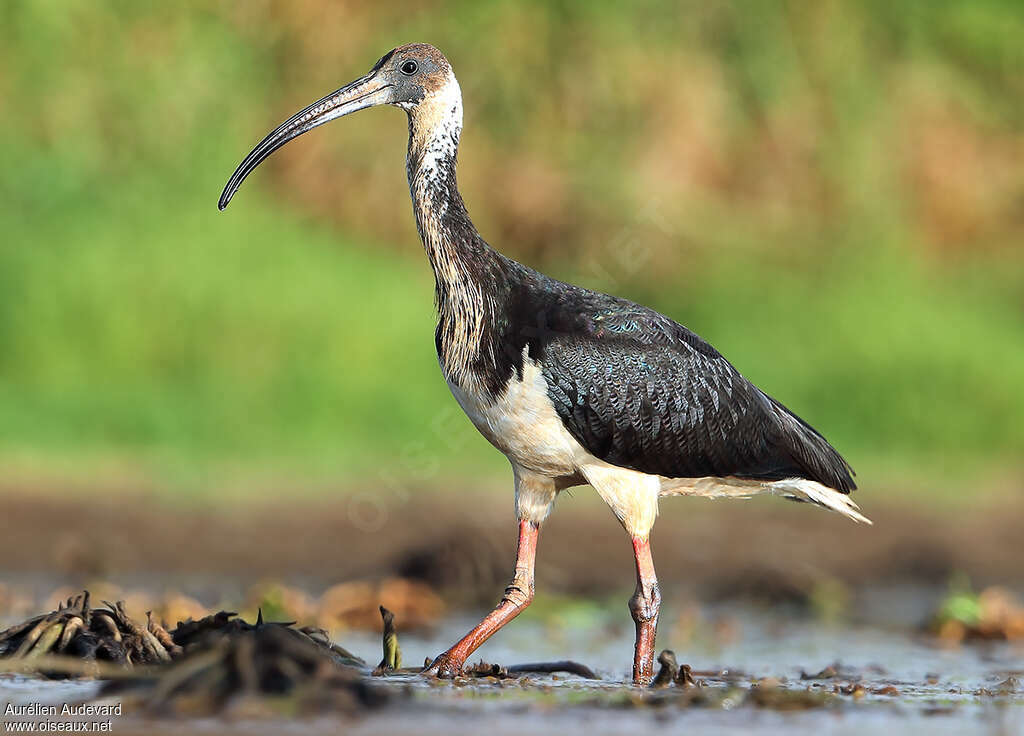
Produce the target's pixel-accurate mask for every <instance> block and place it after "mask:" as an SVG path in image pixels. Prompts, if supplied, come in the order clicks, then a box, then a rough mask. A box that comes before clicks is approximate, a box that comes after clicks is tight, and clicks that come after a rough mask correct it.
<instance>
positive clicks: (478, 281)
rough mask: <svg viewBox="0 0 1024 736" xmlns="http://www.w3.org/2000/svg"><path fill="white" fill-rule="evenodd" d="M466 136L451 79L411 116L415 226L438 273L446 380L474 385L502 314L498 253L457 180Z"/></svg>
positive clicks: (457, 92)
mask: <svg viewBox="0 0 1024 736" xmlns="http://www.w3.org/2000/svg"><path fill="white" fill-rule="evenodd" d="M461 132H462V94H461V92H460V90H459V86H458V82H456V81H455V77H454V76H451V77H450V80H449V83H448V84H447V85H446V86H445V87H443V88H441V89H440V90H437V91H435V92H433V93H432V94H431V95H430V96H429V97H428V98H427V99H425V100H424V101H423V102H421V103H420V104H419V105H418V106H417V107H416V108H415V109H414V110H410V112H409V150H408V155H407V158H406V169H407V173H408V175H409V192H410V194H411V196H412V204H413V211H414V212H415V215H416V227H417V229H418V230H419V234H420V239H421V240H422V241H423V247H424V249H425V250H426V252H427V257H428V258H429V259H430V265H431V268H432V269H433V271H434V280H435V298H436V301H437V310H438V326H437V335H436V341H437V349H438V355H439V357H440V359H441V367H442V369H443V370H444V372H445V376H446V378H447V379H448V380H449V381H450V382H453V383H457V384H459V385H461V386H468V385H469V384H471V383H472V382H473V380H474V371H475V370H476V369H477V367H478V366H479V363H480V360H481V358H482V357H484V356H483V353H484V352H486V349H485V347H484V342H485V333H486V331H487V329H488V327H489V325H490V324H491V323H492V321H493V319H494V317H495V315H496V311H497V308H496V305H495V302H494V298H493V289H492V287H493V286H494V285H495V284H494V281H495V277H496V274H497V272H498V269H499V268H500V262H501V256H499V255H498V254H497V253H496V252H495V251H494V250H493V249H492V248H491V247H490V246H489V245H487V243H486V242H485V241H484V239H483V238H482V237H480V234H479V233H478V232H477V230H476V227H474V225H473V222H472V220H470V219H469V213H468V212H467V211H466V206H465V204H464V203H463V201H462V196H461V195H460V194H459V190H458V186H457V184H456V179H455V165H456V157H457V153H458V147H459V136H460V134H461Z"/></svg>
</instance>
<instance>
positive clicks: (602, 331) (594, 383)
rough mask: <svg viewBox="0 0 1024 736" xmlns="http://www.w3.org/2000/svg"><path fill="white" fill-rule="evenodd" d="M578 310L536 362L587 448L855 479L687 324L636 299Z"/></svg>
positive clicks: (658, 468)
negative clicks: (577, 322)
mask: <svg viewBox="0 0 1024 736" xmlns="http://www.w3.org/2000/svg"><path fill="white" fill-rule="evenodd" d="M586 319H587V320H588V323H587V324H585V325H582V326H583V327H584V329H581V330H578V331H573V333H572V334H562V335H558V336H555V337H553V338H552V339H551V340H550V341H549V342H547V344H546V345H545V348H544V352H543V357H542V366H543V373H544V378H545V380H546V381H547V385H548V395H549V396H550V398H551V400H552V402H553V403H554V405H555V409H556V411H557V412H558V415H559V416H560V417H561V419H562V421H563V422H564V423H565V426H566V428H567V429H568V430H569V432H570V433H571V434H572V435H573V436H574V437H575V438H576V439H577V440H578V441H579V442H580V444H582V445H583V446H584V447H585V448H586V449H587V451H588V452H590V453H591V454H593V455H595V456H596V457H598V458H601V459H602V460H605V461H606V462H609V463H612V464H614V465H619V466H622V467H627V468H632V469H634V470H639V471H642V472H645V473H651V474H656V475H663V476H668V477H681V478H690V477H705V476H737V477H742V478H757V479H766V480H777V479H782V478H790V477H804V478H810V479H811V480H817V481H818V482H821V483H823V484H825V485H828V486H829V487H832V488H836V489H837V490H844V491H848V490H851V489H852V488H854V484H853V480H852V478H851V477H850V471H849V467H848V466H847V465H846V462H845V461H844V460H843V459H842V458H841V457H840V456H839V454H838V453H837V452H836V451H835V450H834V449H832V447H831V446H830V445H829V444H828V443H827V442H826V441H825V440H824V438H822V437H821V435H819V434H818V433H817V432H815V431H814V430H813V429H812V428H811V427H810V426H809V425H807V424H806V423H805V422H803V421H802V420H800V419H799V418H798V417H796V416H795V415H793V414H792V413H791V412H789V411H788V410H787V409H785V407H783V406H782V405H781V404H779V403H778V402H776V401H775V400H774V399H772V398H770V397H769V396H767V395H765V394H764V393H763V392H761V391H760V390H759V389H758V388H757V387H756V386H754V385H753V384H752V383H750V382H749V381H748V380H747V379H745V378H744V377H743V376H742V375H740V373H739V372H738V371H737V370H736V369H735V368H734V367H733V366H732V365H731V364H730V363H729V362H728V361H727V360H726V359H725V358H724V357H722V356H721V355H720V354H719V353H718V352H717V351H716V350H715V349H714V348H713V347H711V346H710V345H709V344H708V343H706V342H705V341H704V340H702V339H701V338H700V337H698V336H697V335H695V334H694V333H692V332H690V331H689V330H687V329H686V328H685V327H683V326H681V325H679V324H677V323H675V322H673V321H672V320H669V319H668V318H667V317H664V316H662V315H660V314H657V313H656V312H652V311H650V310H646V309H644V308H642V307H637V306H635V305H630V306H629V307H620V308H617V309H615V310H609V311H608V312H607V313H603V314H596V315H593V316H592V317H588V318H586Z"/></svg>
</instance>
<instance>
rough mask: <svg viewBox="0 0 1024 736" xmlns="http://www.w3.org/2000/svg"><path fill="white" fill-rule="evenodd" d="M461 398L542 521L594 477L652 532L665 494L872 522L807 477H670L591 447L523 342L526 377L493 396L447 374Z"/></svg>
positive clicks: (634, 529) (633, 523)
mask: <svg viewBox="0 0 1024 736" xmlns="http://www.w3.org/2000/svg"><path fill="white" fill-rule="evenodd" d="M448 386H449V388H450V389H451V392H452V395H453V396H455V400H456V401H458V402H459V405H460V406H461V407H462V409H463V411H465V412H466V415H467V416H468V417H469V419H470V421H472V422H473V424H474V425H475V426H476V428H477V429H478V430H479V431H480V433H481V434H482V435H483V436H484V437H486V438H487V440H488V441H489V442H490V443H491V444H492V445H494V446H495V447H496V448H498V449H499V450H500V451H501V452H502V453H504V454H505V456H506V457H508V459H509V461H510V462H511V463H512V468H513V471H514V472H515V476H516V504H517V508H519V509H520V515H521V518H526V519H529V520H532V521H537V522H541V521H543V520H544V518H545V517H546V516H547V514H548V513H549V512H550V509H551V504H552V503H553V501H554V497H555V494H556V493H557V491H559V490H561V489H563V488H568V487H570V486H573V485H581V484H582V483H584V482H586V483H589V484H590V485H591V486H593V487H594V489H595V490H596V491H597V492H598V494H599V495H600V496H601V498H602V499H604V501H605V503H607V504H608V505H609V506H610V507H611V509H612V511H613V512H614V514H615V516H616V517H618V519H619V521H620V522H621V523H622V525H623V526H624V527H625V528H626V530H627V531H628V532H629V533H630V534H632V535H634V536H642V537H646V536H647V534H648V533H649V531H650V529H651V527H652V526H653V525H654V521H655V519H656V518H657V515H658V498H659V496H668V495H672V496H676V495H679V496H702V497H705V498H747V497H750V496H754V495H758V494H762V493H771V494H775V495H781V496H786V497H789V498H796V499H799V500H802V501H809V502H811V503H814V504H817V505H819V506H823V507H825V508H828V509H830V510H832V511H836V512H838V513H841V514H842V515H844V516H846V517H847V518H850V519H853V520H854V521H862V522H866V523H869V524H870V523H871V522H870V521H869V520H868V519H866V518H865V517H864V516H862V515H861V514H860V513H859V512H858V511H857V505H856V504H855V503H854V502H853V501H852V500H851V499H850V497H849V496H848V495H846V494H843V493H839V492H838V491H835V490H833V489H831V488H828V487H826V486H824V485H822V484H820V483H817V482H815V481H812V480H807V479H804V478H787V479H784V480H778V481H757V480H748V479H741V478H733V477H723V478H718V477H708V478H666V477H663V476H658V475H649V474H647V473H642V472H640V471H637V470H630V469H629V468H622V467H619V466H616V465H612V464H610V463H607V462H605V461H604V460H601V459H599V458H597V457H595V456H594V455H591V454H590V453H589V452H587V450H586V449H585V448H584V447H583V446H582V445H581V444H580V443H579V442H577V440H576V438H575V437H573V436H572V435H571V434H569V431H568V430H567V429H566V428H565V425H564V424H563V423H562V420H561V418H560V417H559V416H558V413H557V412H556V411H555V407H554V404H552V403H551V399H550V398H549V397H548V389H547V382H546V381H545V380H544V376H543V374H542V373H541V369H540V366H539V365H538V364H537V362H536V361H533V360H531V359H530V358H529V354H528V348H526V349H524V350H523V373H522V378H518V379H517V378H515V377H513V379H512V380H511V381H509V383H508V385H507V386H506V388H505V391H504V392H503V393H502V394H501V395H500V396H499V397H498V398H497V399H495V400H494V401H488V399H487V397H486V394H485V393H484V392H483V391H480V390H478V389H477V387H475V386H472V385H470V386H465V385H459V384H457V383H455V382H453V381H451V380H449V381H448Z"/></svg>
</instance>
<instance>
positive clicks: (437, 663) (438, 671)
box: [420, 652, 465, 680]
mask: <svg viewBox="0 0 1024 736" xmlns="http://www.w3.org/2000/svg"><path fill="white" fill-rule="evenodd" d="M464 664H465V663H464V662H462V661H460V660H458V659H456V658H455V657H453V656H451V654H450V653H449V652H445V653H444V654H441V655H439V656H438V657H437V658H436V659H435V660H434V661H433V662H431V663H430V664H429V665H428V666H427V667H426V668H425V669H424V670H423V672H421V673H420V674H423V675H428V676H432V677H440V678H441V679H442V680H454V679H455V678H456V677H459V676H460V675H461V674H462V667H463V665H464Z"/></svg>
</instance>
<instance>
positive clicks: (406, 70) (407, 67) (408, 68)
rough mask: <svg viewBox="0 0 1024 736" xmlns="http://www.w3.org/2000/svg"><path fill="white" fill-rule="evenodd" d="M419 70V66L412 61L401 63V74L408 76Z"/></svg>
mask: <svg viewBox="0 0 1024 736" xmlns="http://www.w3.org/2000/svg"><path fill="white" fill-rule="evenodd" d="M419 68H420V67H419V64H417V63H416V62H415V61H413V60H412V59H408V60H407V61H404V62H403V63H402V66H401V69H402V74H409V75H412V74H415V73H416V70H417V69H419Z"/></svg>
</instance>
